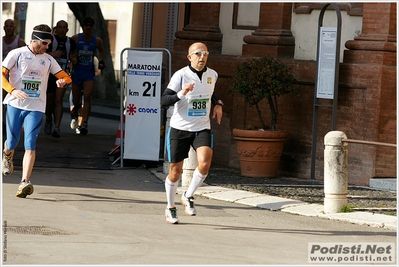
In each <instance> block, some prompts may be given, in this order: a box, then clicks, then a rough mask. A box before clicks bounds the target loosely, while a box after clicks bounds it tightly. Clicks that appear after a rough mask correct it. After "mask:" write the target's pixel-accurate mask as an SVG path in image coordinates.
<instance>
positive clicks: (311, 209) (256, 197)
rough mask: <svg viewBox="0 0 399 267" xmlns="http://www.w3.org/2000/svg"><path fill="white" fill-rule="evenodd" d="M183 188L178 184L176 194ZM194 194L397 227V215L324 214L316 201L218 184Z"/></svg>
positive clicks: (161, 177)
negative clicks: (287, 197) (308, 201)
mask: <svg viewBox="0 0 399 267" xmlns="http://www.w3.org/2000/svg"><path fill="white" fill-rule="evenodd" d="M148 170H149V171H150V172H151V173H153V174H154V175H155V176H156V177H157V178H158V179H159V180H161V181H163V182H164V181H165V178H166V175H165V174H164V173H163V172H162V171H159V169H148ZM185 190H186V188H185V187H181V186H180V187H178V188H177V191H178V193H179V194H181V193H183V192H184V191H185ZM195 194H196V195H199V196H203V197H206V198H210V199H215V200H221V201H227V202H232V203H237V204H242V205H247V206H251V207H256V208H260V209H266V210H270V211H282V212H287V213H291V214H295V215H302V216H308V217H319V218H323V219H329V220H337V221H345V222H349V223H353V224H358V225H367V226H370V227H378V228H385V229H389V230H397V217H396V216H390V215H385V214H375V213H371V212H363V211H355V212H345V213H330V214H326V213H324V206H323V205H320V204H309V203H307V202H302V201H298V200H292V199H286V198H282V197H276V196H269V195H266V194H258V193H252V192H249V191H245V190H235V189H230V188H224V187H219V186H209V185H206V184H205V183H204V184H203V185H202V186H200V187H199V188H198V190H197V191H196V193H195Z"/></svg>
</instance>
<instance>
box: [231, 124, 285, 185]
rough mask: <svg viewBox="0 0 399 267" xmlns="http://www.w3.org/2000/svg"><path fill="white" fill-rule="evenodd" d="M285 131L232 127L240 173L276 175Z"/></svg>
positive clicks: (245, 174)
mask: <svg viewBox="0 0 399 267" xmlns="http://www.w3.org/2000/svg"><path fill="white" fill-rule="evenodd" d="M287 136H288V133H287V132H285V131H257V130H242V129H233V137H234V139H235V140H236V143H237V152H238V155H239V159H240V169H241V175H242V176H246V177H262V178H272V177H276V176H277V171H278V165H279V162H280V157H281V154H282V153H283V147H284V142H285V140H286V139H287Z"/></svg>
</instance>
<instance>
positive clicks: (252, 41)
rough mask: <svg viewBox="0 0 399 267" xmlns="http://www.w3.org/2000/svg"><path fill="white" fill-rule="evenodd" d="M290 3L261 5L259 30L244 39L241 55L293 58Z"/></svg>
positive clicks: (293, 46)
mask: <svg viewBox="0 0 399 267" xmlns="http://www.w3.org/2000/svg"><path fill="white" fill-rule="evenodd" d="M291 15H292V3H261V4H260V12H259V28H258V29H256V30H255V31H254V32H253V33H252V34H251V35H246V36H245V37H244V42H245V43H246V44H244V45H243V47H242V54H243V55H246V56H266V55H267V56H272V57H277V58H293V57H294V51H295V38H294V37H293V36H292V32H291Z"/></svg>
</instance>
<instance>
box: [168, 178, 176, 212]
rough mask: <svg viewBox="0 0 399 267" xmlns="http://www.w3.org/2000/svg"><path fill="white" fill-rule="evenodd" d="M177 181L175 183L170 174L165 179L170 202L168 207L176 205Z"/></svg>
mask: <svg viewBox="0 0 399 267" xmlns="http://www.w3.org/2000/svg"><path fill="white" fill-rule="evenodd" d="M177 183H178V182H176V183H174V182H172V181H170V180H169V176H167V177H166V179H165V191H166V200H167V202H168V206H167V207H168V208H171V207H174V206H175V195H176V192H177Z"/></svg>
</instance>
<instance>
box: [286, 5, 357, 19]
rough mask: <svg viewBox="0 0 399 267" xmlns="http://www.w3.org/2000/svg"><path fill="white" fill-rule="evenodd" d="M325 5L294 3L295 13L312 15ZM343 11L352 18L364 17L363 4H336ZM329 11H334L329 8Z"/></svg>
mask: <svg viewBox="0 0 399 267" xmlns="http://www.w3.org/2000/svg"><path fill="white" fill-rule="evenodd" d="M324 5H325V3H294V13H296V14H310V13H312V11H313V10H321V9H322V8H323V6H324ZM336 5H337V6H338V8H339V9H340V10H341V11H343V10H344V11H346V12H347V13H348V15H350V16H363V3H336ZM327 10H334V8H333V7H332V6H329V7H328V8H327Z"/></svg>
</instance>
